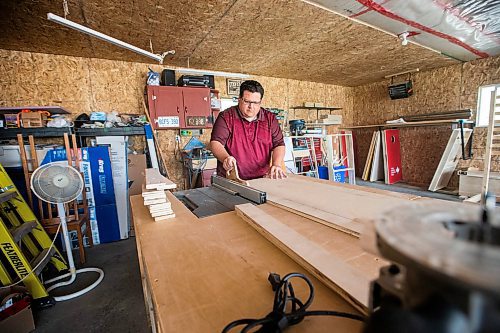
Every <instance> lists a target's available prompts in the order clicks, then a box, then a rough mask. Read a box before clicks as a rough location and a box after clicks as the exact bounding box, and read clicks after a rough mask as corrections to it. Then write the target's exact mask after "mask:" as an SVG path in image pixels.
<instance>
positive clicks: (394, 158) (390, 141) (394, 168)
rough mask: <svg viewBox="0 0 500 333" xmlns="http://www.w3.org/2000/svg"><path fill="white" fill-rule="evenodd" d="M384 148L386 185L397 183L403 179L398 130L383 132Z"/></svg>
mask: <svg viewBox="0 0 500 333" xmlns="http://www.w3.org/2000/svg"><path fill="white" fill-rule="evenodd" d="M382 148H383V152H384V169H385V183H386V184H394V183H397V182H399V181H400V180H402V179H403V166H402V164H401V143H400V141H399V130H398V129H388V130H384V131H382Z"/></svg>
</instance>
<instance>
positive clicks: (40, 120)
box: [21, 111, 47, 128]
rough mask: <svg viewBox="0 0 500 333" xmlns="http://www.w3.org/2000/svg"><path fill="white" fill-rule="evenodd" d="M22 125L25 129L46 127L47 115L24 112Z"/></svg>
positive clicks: (37, 112)
mask: <svg viewBox="0 0 500 333" xmlns="http://www.w3.org/2000/svg"><path fill="white" fill-rule="evenodd" d="M21 124H22V125H23V127H24V128H31V127H45V125H46V124H47V114H45V113H43V112H39V111H30V112H22V113H21Z"/></svg>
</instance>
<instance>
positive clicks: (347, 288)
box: [236, 204, 380, 314]
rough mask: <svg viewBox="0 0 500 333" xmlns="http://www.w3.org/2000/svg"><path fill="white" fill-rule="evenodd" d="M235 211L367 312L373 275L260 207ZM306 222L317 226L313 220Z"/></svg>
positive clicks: (361, 252)
mask: <svg viewBox="0 0 500 333" xmlns="http://www.w3.org/2000/svg"><path fill="white" fill-rule="evenodd" d="M236 212H237V213H238V215H239V216H241V217H242V218H243V219H244V220H245V221H247V222H248V223H249V224H250V225H251V226H253V227H254V228H255V229H256V230H257V231H258V232H259V233H261V234H262V235H263V236H264V237H266V238H267V239H268V240H269V241H271V242H272V243H273V244H275V245H276V246H277V247H278V248H280V249H282V250H283V251H284V252H285V253H286V254H287V255H288V256H290V257H291V258H292V259H294V260H295V261H296V262H297V263H299V264H300V265H301V266H302V267H304V268H305V269H307V270H308V271H309V272H310V273H311V274H313V275H314V276H316V277H317V278H318V279H320V280H321V281H322V282H323V283H325V284H326V285H327V286H329V287H330V288H332V289H333V290H335V291H336V292H338V293H339V294H340V295H341V296H342V297H344V298H345V299H346V300H347V301H348V302H350V303H351V304H352V305H353V306H355V307H356V308H357V309H359V310H360V311H362V312H364V313H366V314H367V313H368V307H369V304H368V301H369V293H370V292H369V290H370V281H371V279H372V278H373V276H367V275H364V274H363V273H362V272H361V271H359V270H357V269H356V268H354V267H353V266H351V265H350V264H349V263H347V262H345V261H344V260H342V259H340V258H338V257H337V256H336V254H335V253H333V252H331V251H328V250H327V249H325V248H324V247H322V246H321V245H319V244H317V243H316V242H314V241H311V240H310V239H308V238H307V237H305V236H303V235H302V234H300V233H298V232H297V231H295V230H294V229H293V228H290V227H288V226H286V225H285V224H283V223H281V219H276V218H274V217H273V216H271V215H270V214H267V213H266V212H265V211H263V210H262V209H260V208H259V207H257V206H254V205H252V204H245V205H239V206H236ZM305 224H307V225H308V226H309V225H312V227H313V228H314V223H312V222H305ZM352 241H353V242H354V241H355V239H352ZM358 252H359V255H362V254H363V252H364V251H362V250H361V249H358ZM379 267H380V266H379Z"/></svg>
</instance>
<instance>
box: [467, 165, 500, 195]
mask: <svg viewBox="0 0 500 333" xmlns="http://www.w3.org/2000/svg"><path fill="white" fill-rule="evenodd" d="M458 175H459V183H458V195H460V196H465V197H471V196H474V195H476V194H479V193H481V192H482V189H483V175H484V173H483V171H480V170H466V171H458ZM488 191H489V192H490V193H492V194H494V195H495V196H496V197H497V198H498V197H500V173H498V172H491V173H490V181H489V185H488Z"/></svg>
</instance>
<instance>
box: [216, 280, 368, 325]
mask: <svg viewBox="0 0 500 333" xmlns="http://www.w3.org/2000/svg"><path fill="white" fill-rule="evenodd" d="M293 278H300V279H302V280H304V281H305V282H306V283H307V285H308V286H309V298H308V299H307V301H306V302H305V303H303V302H302V301H301V300H300V299H299V298H297V297H295V292H294V290H293V286H292V283H291V282H290V280H291V279H293ZM268 280H269V282H270V283H271V286H272V288H273V291H274V304H273V311H271V312H270V313H269V314H268V315H267V316H265V317H264V318H261V319H239V320H235V321H233V322H232V323H229V324H228V325H227V326H226V327H224V329H223V330H222V333H228V332H229V331H230V330H231V329H233V328H235V327H237V326H241V325H245V327H243V329H242V330H241V331H240V332H241V333H247V332H250V331H251V330H252V332H259V333H281V332H283V331H284V330H285V329H286V328H287V327H289V326H292V325H296V324H298V323H300V322H301V321H302V320H304V318H305V317H309V316H334V317H342V318H348V319H353V320H359V321H364V320H365V318H364V317H362V316H359V315H355V314H351V313H345V312H338V311H307V308H308V307H309V306H310V305H311V303H312V301H313V299H314V286H313V285H312V282H311V280H309V278H308V277H307V276H305V275H303V274H300V273H290V274H287V275H285V276H284V277H283V279H281V278H280V276H279V275H278V274H276V273H270V274H269V277H268ZM287 305H289V308H290V312H289V313H287V312H286V309H287ZM259 327H260V328H259ZM257 328H258V329H257ZM255 329H257V330H255Z"/></svg>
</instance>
